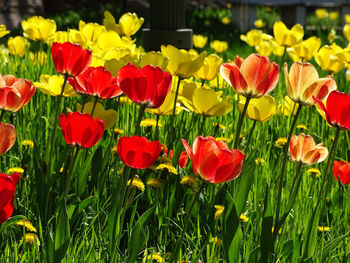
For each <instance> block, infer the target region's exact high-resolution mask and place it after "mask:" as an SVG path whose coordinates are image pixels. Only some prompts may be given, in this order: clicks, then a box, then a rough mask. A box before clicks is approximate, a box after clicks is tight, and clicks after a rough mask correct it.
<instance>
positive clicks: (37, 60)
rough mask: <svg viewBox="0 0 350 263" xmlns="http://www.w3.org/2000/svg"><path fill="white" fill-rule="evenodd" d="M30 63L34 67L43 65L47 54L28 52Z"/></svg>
mask: <svg viewBox="0 0 350 263" xmlns="http://www.w3.org/2000/svg"><path fill="white" fill-rule="evenodd" d="M29 58H30V61H31V62H32V63H33V64H34V65H36V64H39V65H44V64H45V63H46V61H47V54H46V52H44V51H39V52H37V53H35V54H34V53H33V52H29Z"/></svg>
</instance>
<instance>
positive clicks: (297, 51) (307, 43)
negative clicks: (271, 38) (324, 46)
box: [287, 36, 321, 62]
mask: <svg viewBox="0 0 350 263" xmlns="http://www.w3.org/2000/svg"><path fill="white" fill-rule="evenodd" d="M320 46H321V39H319V38H318V37H315V36H312V37H310V38H308V39H307V40H304V41H302V42H300V43H299V44H296V45H294V46H293V47H291V48H288V49H287V51H288V54H289V56H290V57H291V58H292V59H293V61H294V62H297V61H301V62H305V61H308V60H310V59H311V58H312V57H313V56H314V55H315V53H316V52H317V51H318V49H319V48H320Z"/></svg>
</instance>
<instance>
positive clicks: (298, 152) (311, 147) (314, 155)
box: [289, 133, 328, 165]
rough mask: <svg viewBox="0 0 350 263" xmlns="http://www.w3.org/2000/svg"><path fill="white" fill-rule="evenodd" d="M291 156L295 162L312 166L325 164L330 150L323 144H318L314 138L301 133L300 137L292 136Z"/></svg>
mask: <svg viewBox="0 0 350 263" xmlns="http://www.w3.org/2000/svg"><path fill="white" fill-rule="evenodd" d="M289 154H290V157H291V159H292V161H293V162H296V163H301V164H302V165H311V164H315V163H320V162H323V161H324V160H325V159H326V157H327V155H328V150H327V148H326V147H324V146H323V143H319V144H316V143H315V140H314V139H313V138H312V136H310V135H305V134H304V133H301V134H299V135H298V136H297V135H294V134H293V135H292V138H291V140H290V144H289Z"/></svg>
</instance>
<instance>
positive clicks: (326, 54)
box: [315, 43, 345, 74]
mask: <svg viewBox="0 0 350 263" xmlns="http://www.w3.org/2000/svg"><path fill="white" fill-rule="evenodd" d="M340 52H342V48H341V47H339V46H338V45H336V44H335V43H333V44H332V45H331V46H323V47H321V48H320V50H319V51H318V52H317V53H316V54H315V60H316V62H317V64H318V65H319V66H320V67H321V68H322V69H323V70H325V71H328V72H329V73H332V74H335V73H338V72H339V71H341V70H342V69H344V67H345V64H344V62H343V61H342V60H341V59H340V58H339V57H338V53H340Z"/></svg>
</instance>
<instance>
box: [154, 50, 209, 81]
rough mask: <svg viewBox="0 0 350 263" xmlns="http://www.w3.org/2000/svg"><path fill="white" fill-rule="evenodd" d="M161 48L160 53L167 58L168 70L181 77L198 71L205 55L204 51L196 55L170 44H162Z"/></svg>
mask: <svg viewBox="0 0 350 263" xmlns="http://www.w3.org/2000/svg"><path fill="white" fill-rule="evenodd" d="M161 50H162V54H163V55H164V56H166V57H168V58H169V63H168V70H169V72H170V73H171V74H174V75H176V76H179V77H182V78H187V77H189V76H191V75H192V74H194V73H195V72H196V71H198V70H199V69H200V68H201V67H202V65H203V63H204V59H205V56H206V55H207V52H205V51H204V52H202V53H200V54H199V55H196V54H193V53H190V52H189V51H186V50H184V49H177V48H176V47H174V46H172V45H168V46H162V47H161Z"/></svg>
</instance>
